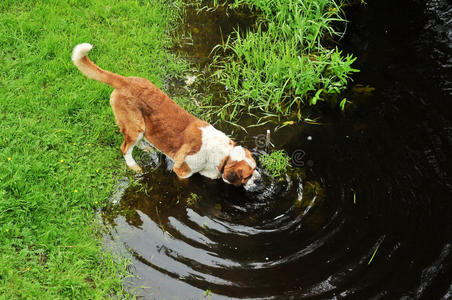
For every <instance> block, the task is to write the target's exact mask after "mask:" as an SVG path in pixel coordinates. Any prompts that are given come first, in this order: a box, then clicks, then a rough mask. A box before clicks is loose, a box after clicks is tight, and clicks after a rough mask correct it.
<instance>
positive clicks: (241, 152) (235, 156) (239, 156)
mask: <svg viewBox="0 0 452 300" xmlns="http://www.w3.org/2000/svg"><path fill="white" fill-rule="evenodd" d="M230 157H231V160H232V161H241V160H244V161H246V162H247V164H248V165H249V166H250V167H251V168H252V169H254V168H256V163H255V162H254V161H253V160H252V159H250V158H248V157H247V156H246V152H245V149H243V147H242V146H235V147H234V149H233V150H232V152H231V154H230Z"/></svg>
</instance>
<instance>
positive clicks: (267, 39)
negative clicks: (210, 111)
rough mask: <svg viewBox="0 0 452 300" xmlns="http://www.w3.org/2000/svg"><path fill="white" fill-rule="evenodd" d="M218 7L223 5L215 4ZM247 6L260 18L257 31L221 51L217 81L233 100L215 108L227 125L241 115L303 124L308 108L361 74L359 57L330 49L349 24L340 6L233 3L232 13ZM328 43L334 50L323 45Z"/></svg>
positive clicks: (329, 0)
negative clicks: (356, 64) (355, 64)
mask: <svg viewBox="0 0 452 300" xmlns="http://www.w3.org/2000/svg"><path fill="white" fill-rule="evenodd" d="M216 4H217V5H220V4H219V3H218V2H216ZM245 5H246V6H248V9H251V10H252V11H258V12H259V13H260V16H261V17H260V19H259V23H258V26H257V28H256V29H255V30H253V31H249V32H247V33H246V34H245V35H241V34H240V33H239V32H238V31H237V32H235V34H233V35H232V36H229V38H228V39H227V41H226V43H224V44H223V45H221V46H218V47H217V51H219V52H217V53H221V51H223V53H226V57H225V58H221V57H222V56H221V55H220V54H219V55H218V56H217V57H216V59H215V60H214V64H215V66H216V68H217V70H216V71H215V72H214V76H215V77H216V79H217V80H218V81H219V82H221V83H222V84H223V85H225V86H226V87H227V89H228V91H229V99H228V101H227V102H226V103H224V104H222V105H220V106H219V107H217V109H216V112H215V113H216V114H217V115H218V116H220V117H221V118H222V119H224V120H228V121H237V120H238V119H239V118H240V116H241V115H242V114H243V113H248V114H252V115H255V116H257V117H259V122H264V120H265V119H267V118H271V119H273V120H275V119H276V120H277V121H278V122H282V121H287V119H301V118H302V110H303V107H304V106H305V105H315V104H316V103H317V102H318V101H319V100H324V99H325V98H327V95H331V94H338V93H340V92H341V91H342V90H343V89H344V88H345V87H346V86H347V83H348V81H349V80H350V75H351V74H352V73H353V72H357V71H358V70H356V69H354V68H353V67H352V64H353V62H354V61H355V59H356V58H355V57H353V56H352V55H344V54H343V53H342V52H341V51H340V50H339V49H338V48H337V47H331V45H332V44H333V38H335V37H336V38H337V37H340V36H341V34H342V33H341V32H338V31H337V29H335V28H337V27H338V26H339V25H341V24H345V22H346V21H345V19H344V18H343V17H342V16H343V12H342V10H341V4H340V3H339V4H338V3H337V2H335V1H334V0H235V1H234V2H233V3H229V6H230V7H231V8H233V9H238V8H241V7H243V6H245ZM326 42H328V44H329V45H330V46H329V47H327V46H325V44H326Z"/></svg>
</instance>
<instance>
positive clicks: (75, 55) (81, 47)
mask: <svg viewBox="0 0 452 300" xmlns="http://www.w3.org/2000/svg"><path fill="white" fill-rule="evenodd" d="M91 49H93V45H91V44H88V43H83V44H78V45H77V46H75V48H74V50H73V51H72V61H77V60H79V59H81V58H83V57H84V56H86V54H87V53H88V52H89V51H90V50H91Z"/></svg>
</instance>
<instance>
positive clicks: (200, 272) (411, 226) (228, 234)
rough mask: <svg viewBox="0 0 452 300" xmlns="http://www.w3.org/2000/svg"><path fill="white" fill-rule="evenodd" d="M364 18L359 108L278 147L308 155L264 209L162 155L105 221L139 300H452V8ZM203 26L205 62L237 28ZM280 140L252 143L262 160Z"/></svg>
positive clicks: (356, 48)
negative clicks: (185, 175)
mask: <svg viewBox="0 0 452 300" xmlns="http://www.w3.org/2000/svg"><path fill="white" fill-rule="evenodd" d="M348 19H349V20H350V21H351V22H350V24H349V26H348V28H347V34H346V36H345V37H344V39H343V40H341V48H342V49H344V50H345V51H349V52H351V53H354V54H355V55H357V56H358V58H359V59H358V62H357V67H358V68H359V69H361V73H359V74H357V76H355V77H354V83H353V84H352V86H354V87H352V88H351V89H350V91H348V92H347V94H348V99H349V100H351V101H353V102H354V103H355V105H354V108H353V107H352V106H349V108H348V112H347V113H346V114H345V115H343V114H340V113H335V112H332V111H331V110H329V109H327V108H325V109H324V110H325V112H324V117H323V119H322V122H323V123H324V124H323V125H309V124H304V125H299V126H296V127H286V128H284V129H282V130H280V131H278V132H276V133H273V135H272V141H273V143H274V144H275V146H276V148H283V149H285V150H286V151H287V152H288V153H290V154H292V153H298V154H299V156H298V157H297V159H295V161H294V162H293V163H294V170H293V171H291V172H290V174H289V175H288V176H287V178H285V179H284V180H282V181H272V180H270V179H268V178H267V179H266V188H265V189H264V190H262V191H260V192H256V193H254V194H248V193H245V191H244V190H242V189H237V188H234V187H230V186H227V185H225V184H223V183H222V182H220V181H210V180H207V179H204V178H202V177H200V176H194V177H193V178H191V179H190V180H189V181H179V180H178V179H177V178H176V176H175V175H174V174H173V173H172V172H170V171H169V170H170V168H171V165H170V163H168V162H167V161H166V160H165V159H164V158H163V157H162V156H161V155H159V154H154V155H152V156H151V158H150V159H149V158H148V159H146V161H147V164H148V167H147V170H148V172H147V174H146V175H145V176H144V178H143V179H142V180H141V181H140V183H139V184H138V185H136V186H130V187H128V188H127V189H126V191H125V193H124V195H123V196H122V198H117V199H116V200H117V201H118V203H117V204H116V205H112V207H111V209H109V210H107V211H106V212H105V213H104V214H103V219H104V222H105V223H106V224H107V225H109V226H110V228H111V233H110V236H109V237H107V240H108V245H109V246H110V247H113V248H114V249H116V250H117V251H118V252H120V253H122V255H125V256H128V257H130V258H131V260H132V262H133V266H132V269H131V270H132V272H133V273H134V274H135V275H137V278H132V279H131V280H130V281H129V282H128V285H129V286H130V288H131V289H132V290H133V291H134V292H135V293H136V294H138V295H141V296H143V297H144V298H146V299H202V298H204V297H205V296H206V297H210V298H211V299H232V298H259V299H344V298H347V299H348V298H350V299H451V298H452V162H451V157H450V155H451V154H452V55H451V54H452V4H451V2H450V1H447V0H429V1H425V3H424V2H422V1H414V0H412V1H408V0H399V1H387V0H385V1H382V0H379V1H370V0H369V1H368V4H367V5H366V6H360V5H357V6H353V7H351V8H350V9H349V10H348ZM188 23H189V25H187V26H192V27H196V28H198V29H199V28H201V27H202V26H205V27H207V28H208V29H207V30H204V29H199V30H197V31H196V30H195V31H192V34H193V35H194V40H195V42H196V43H198V44H199V43H204V42H206V45H207V46H205V47H204V48H203V47H201V48H203V49H205V48H208V47H211V44H209V43H214V42H216V41H217V40H215V38H213V37H212V36H216V37H217V38H218V36H219V32H221V31H220V30H219V29H218V28H219V26H222V28H223V29H222V30H223V31H222V32H223V34H225V29H224V28H232V27H231V25H230V24H236V23H237V20H233V21H231V22H230V23H228V22H225V20H224V16H223V17H222V16H221V15H220V16H219V17H218V18H216V19H215V18H209V16H207V17H206V16H205V15H203V16H196V15H195V14H193V12H189V14H188ZM225 23H226V25H225ZM229 30H230V29H229ZM206 32H207V34H205V33H206ZM203 34H204V35H207V36H208V37H205V36H204V37H203ZM220 36H221V34H220ZM207 39H213V42H208V41H206V40H207ZM220 40H221V39H220ZM196 49H197V48H196V45H195V46H193V47H191V48H190V47H188V46H187V47H186V49H185V50H184V49H183V50H182V51H185V53H187V56H192V57H193V59H194V60H195V61H196V60H198V62H202V61H203V60H204V59H206V56H207V55H208V53H209V51H207V52H204V54H200V53H201V52H202V51H200V50H199V49H198V50H196ZM190 51H191V52H190ZM359 84H361V85H359ZM366 86H369V87H372V88H374V89H375V90H373V91H371V90H372V89H369V88H365V87H366ZM265 129H266V128H257V129H254V130H253V131H252V132H251V133H250V134H249V135H247V136H245V135H242V136H240V135H239V136H238V138H237V140H238V141H241V142H242V143H243V144H245V145H246V146H248V147H250V148H254V149H255V150H262V148H261V144H260V143H259V134H263V133H265ZM256 137H257V140H256ZM206 290H208V291H207V292H206Z"/></svg>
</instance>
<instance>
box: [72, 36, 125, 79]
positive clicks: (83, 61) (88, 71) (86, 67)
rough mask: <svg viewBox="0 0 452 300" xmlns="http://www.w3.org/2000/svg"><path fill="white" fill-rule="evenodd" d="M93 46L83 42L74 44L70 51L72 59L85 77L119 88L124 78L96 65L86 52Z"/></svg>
mask: <svg viewBox="0 0 452 300" xmlns="http://www.w3.org/2000/svg"><path fill="white" fill-rule="evenodd" d="M92 48H93V46H92V45H91V44H88V43H83V44H79V45H77V46H75V48H74V50H73V51H72V61H73V62H74V64H75V65H76V66H77V68H78V69H79V70H80V71H81V72H82V73H83V74H85V76H86V77H88V78H91V79H94V80H97V81H101V82H103V83H106V84H108V85H111V86H112V87H114V88H120V87H121V86H122V85H124V83H125V81H126V78H125V77H123V76H121V75H118V74H115V73H112V72H108V71H105V70H102V69H101V68H99V67H98V66H96V65H95V64H94V63H93V62H92V61H91V60H90V59H89V58H88V56H86V54H87V53H88V52H89V51H90V50H91V49H92Z"/></svg>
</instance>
